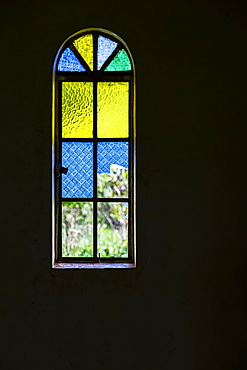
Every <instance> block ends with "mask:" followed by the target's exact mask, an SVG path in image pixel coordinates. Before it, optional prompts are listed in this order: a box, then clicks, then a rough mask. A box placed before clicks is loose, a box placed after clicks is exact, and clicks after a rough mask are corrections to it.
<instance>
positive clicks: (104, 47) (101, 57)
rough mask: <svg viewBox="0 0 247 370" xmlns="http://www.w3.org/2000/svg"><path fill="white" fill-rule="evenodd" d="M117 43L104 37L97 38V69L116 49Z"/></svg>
mask: <svg viewBox="0 0 247 370" xmlns="http://www.w3.org/2000/svg"><path fill="white" fill-rule="evenodd" d="M116 47H117V42H114V41H112V40H110V39H107V38H106V37H103V36H99V38H98V63H97V64H98V65H97V69H100V68H101V67H102V65H103V64H104V63H105V61H106V59H107V58H108V57H109V56H110V55H111V54H112V52H113V51H114V50H115V49H116Z"/></svg>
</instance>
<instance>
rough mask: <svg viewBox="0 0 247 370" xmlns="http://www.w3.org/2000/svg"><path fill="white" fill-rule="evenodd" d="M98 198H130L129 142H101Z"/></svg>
mask: <svg viewBox="0 0 247 370" xmlns="http://www.w3.org/2000/svg"><path fill="white" fill-rule="evenodd" d="M97 150H98V151H97V159H98V168H97V174H98V175H97V196H98V197H99V198H127V197H128V168H129V143H128V142H100V143H98V148H97Z"/></svg>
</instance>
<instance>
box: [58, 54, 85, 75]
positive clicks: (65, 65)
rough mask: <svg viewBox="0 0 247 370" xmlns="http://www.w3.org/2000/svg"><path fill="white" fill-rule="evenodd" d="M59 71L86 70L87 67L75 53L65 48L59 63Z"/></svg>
mask: <svg viewBox="0 0 247 370" xmlns="http://www.w3.org/2000/svg"><path fill="white" fill-rule="evenodd" d="M57 69H58V71H63V72H85V71H86V69H85V68H84V67H83V66H82V65H81V63H80V62H79V60H78V59H77V58H76V56H75V54H74V53H73V52H72V51H71V50H70V48H67V49H65V50H64V52H63V54H62V55H61V58H60V60H59V63H58V67H57Z"/></svg>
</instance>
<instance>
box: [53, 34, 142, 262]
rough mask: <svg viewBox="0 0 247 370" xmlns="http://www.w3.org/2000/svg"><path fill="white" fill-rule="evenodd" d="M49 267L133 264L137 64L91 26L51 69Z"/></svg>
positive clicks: (63, 49)
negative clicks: (51, 204)
mask: <svg viewBox="0 0 247 370" xmlns="http://www.w3.org/2000/svg"><path fill="white" fill-rule="evenodd" d="M52 141H53V267H54V268H121V267H122V268H125V267H135V69H134V63H133V58H132V56H131V54H130V51H129V49H128V47H127V45H126V44H125V42H124V41H123V40H122V39H121V38H120V37H118V36H117V35H115V34H113V33H112V32H109V31H106V30H103V29H96V28H90V29H86V30H82V31H80V32H78V33H76V34H74V35H72V36H71V37H69V38H68V39H67V40H66V41H65V42H64V43H63V45H62V46H61V48H60V49H59V51H58V53H57V56H56V59H55V62H54V68H53V140H52Z"/></svg>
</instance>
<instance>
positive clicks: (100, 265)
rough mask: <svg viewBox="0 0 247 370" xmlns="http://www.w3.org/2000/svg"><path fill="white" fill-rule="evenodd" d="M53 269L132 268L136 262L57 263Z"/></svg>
mask: <svg viewBox="0 0 247 370" xmlns="http://www.w3.org/2000/svg"><path fill="white" fill-rule="evenodd" d="M52 268H53V269H63V270H64V269H70V270H71V269H75V270H78V269H130V268H136V265H135V264H134V263H55V264H54V265H53V266H52Z"/></svg>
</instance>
